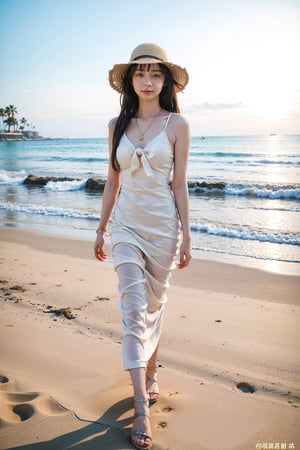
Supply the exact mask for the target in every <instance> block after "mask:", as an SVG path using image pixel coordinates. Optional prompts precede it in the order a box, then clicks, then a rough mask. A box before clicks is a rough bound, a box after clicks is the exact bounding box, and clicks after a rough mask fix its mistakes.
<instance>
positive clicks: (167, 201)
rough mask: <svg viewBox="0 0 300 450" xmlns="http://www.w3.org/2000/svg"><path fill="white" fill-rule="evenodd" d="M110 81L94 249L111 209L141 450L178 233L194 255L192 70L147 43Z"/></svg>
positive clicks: (145, 444) (187, 253) (184, 258)
mask: <svg viewBox="0 0 300 450" xmlns="http://www.w3.org/2000/svg"><path fill="white" fill-rule="evenodd" d="M109 81H110V84H111V86H112V87H113V89H115V90H116V91H117V92H119V93H120V94H121V95H122V102H121V112H120V115H119V117H117V118H114V119H112V120H111V121H110V123H109V147H110V165H109V172H108V178H107V182H106V185H105V189H104V193H103V200H102V211H101V217H100V222H99V227H98V228H97V230H96V233H97V238H96V241H95V244H94V251H95V256H96V258H97V259H98V260H99V261H104V260H105V259H106V257H107V254H106V252H105V251H104V239H105V234H106V231H107V225H108V223H109V220H110V217H111V215H112V213H113V215H112V221H111V227H110V236H111V243H112V254H113V260H114V265H115V270H116V272H117V275H118V280H119V290H120V294H121V300H120V304H121V310H122V314H123V318H122V323H123V347H122V352H123V360H124V368H125V370H129V372H130V375H131V379H132V384H133V390H134V408H135V419H134V423H133V429H132V432H131V441H132V443H133V445H134V446H135V447H136V448H138V449H149V448H150V447H151V445H152V438H151V428H150V418H149V403H150V404H151V403H154V402H156V401H157V400H158V396H159V389H158V385H157V350H158V343H159V338H160V335H161V329H162V319H163V310H164V304H165V303H166V301H167V297H166V290H167V287H168V281H169V278H170V272H171V270H172V269H173V268H174V266H175V256H176V254H177V252H178V247H179V239H180V237H181V243H180V250H179V254H180V256H179V258H180V259H179V264H178V268H179V269H183V268H184V267H187V266H188V264H189V261H190V259H191V234H190V225H189V202H188V190H187V181H186V171H187V159H188V152H189V128H188V124H187V122H186V121H185V119H184V118H183V117H182V116H181V115H180V114H179V107H178V103H177V92H179V91H182V90H183V89H184V88H185V86H186V85H187V83H188V74H187V72H186V70H185V69H184V68H181V67H180V66H178V65H175V64H172V63H170V62H168V59H167V55H166V53H165V51H164V50H163V49H162V48H160V47H159V46H157V45H155V44H141V45H139V46H138V47H137V48H135V49H134V50H133V52H132V54H131V58H130V62H129V63H127V64H116V65H115V66H114V67H113V68H112V70H111V71H110V72H109ZM171 171H173V179H172V189H171V188H170V183H169V181H170V175H171ZM120 188H122V189H121V192H120ZM119 193H120V194H119Z"/></svg>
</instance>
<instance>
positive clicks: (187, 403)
mask: <svg viewBox="0 0 300 450" xmlns="http://www.w3.org/2000/svg"><path fill="white" fill-rule="evenodd" d="M0 246H1V256H0V262H1V286H0V288H1V315H0V327H1V328H0V329H1V336H0V337H1V339H0V342H1V350H0V351H1V364H0V381H1V383H0V406H1V409H0V411H1V413H0V419H1V422H0V448H1V450H6V449H18V450H21V449H22V450H25V449H26V450H45V449H47V450H48V449H53V450H54V449H55V450H63V449H69V448H74V449H75V448H76V449H78V450H79V449H80V450H94V449H97V450H99V449H101V450H117V449H118V450H125V449H126V450H127V449H132V448H133V446H132V445H131V444H130V442H129V434H130V429H131V426H132V421H133V399H132V388H131V386H130V381H129V375H128V373H127V372H124V371H123V368H122V359H121V340H122V337H121V313H120V310H119V294H118V290H117V278H116V274H115V272H114V269H113V266H112V263H111V261H110V260H109V261H108V262H107V263H100V262H98V261H96V260H95V259H94V257H93V251H92V246H93V241H92V240H91V239H79V238H76V237H71V238H70V237H66V236H59V235H52V234H47V233H45V232H39V231H28V230H24V229H20V228H13V227H1V229H0ZM109 250H110V249H109V248H108V252H109ZM299 288H300V279H299V276H297V275H293V274H279V273H274V272H268V271H263V270H259V269H256V268H251V267H245V266H241V265H236V264H235V265H234V264H229V263H224V262H219V261H208V260H205V259H200V258H196V259H193V261H192V263H191V266H190V267H189V268H188V269H185V270H183V271H179V270H175V271H174V272H173V274H172V278H171V286H170V289H169V291H168V303H167V306H166V310H165V322H164V331H163V336H162V340H161V346H160V353H159V365H160V368H159V382H160V383H159V384H160V390H161V395H160V398H159V401H158V402H157V403H156V404H155V405H153V406H151V409H150V411H151V424H152V430H153V449H154V450H227V449H228V450H248V449H249V450H250V449H256V448H287V449H288V448H296V449H297V448H300V432H299V430H300V414H299V411H300V410H299V405H300V383H299V337H300V336H299V335H300V332H299V312H300V308H299V301H300V298H299V292H300V290H299ZM284 445H286V447H284Z"/></svg>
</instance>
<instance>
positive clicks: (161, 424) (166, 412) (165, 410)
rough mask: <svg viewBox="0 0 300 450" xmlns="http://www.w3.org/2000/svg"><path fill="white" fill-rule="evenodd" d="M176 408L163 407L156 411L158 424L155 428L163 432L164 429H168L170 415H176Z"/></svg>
mask: <svg viewBox="0 0 300 450" xmlns="http://www.w3.org/2000/svg"><path fill="white" fill-rule="evenodd" d="M174 411H175V410H174V408H173V407H172V406H168V405H165V406H162V407H161V408H156V410H155V414H156V415H157V418H156V419H158V420H157V423H156V425H155V427H156V428H157V429H158V430H163V429H164V428H167V426H168V421H167V420H166V419H167V418H168V417H169V416H170V414H173V413H174ZM159 416H164V417H159Z"/></svg>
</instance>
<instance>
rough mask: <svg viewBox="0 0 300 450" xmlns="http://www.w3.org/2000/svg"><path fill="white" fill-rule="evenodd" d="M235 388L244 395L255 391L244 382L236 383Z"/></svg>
mask: <svg viewBox="0 0 300 450" xmlns="http://www.w3.org/2000/svg"><path fill="white" fill-rule="evenodd" d="M236 387H237V388H238V389H239V390H240V391H242V392H244V394H253V393H254V392H255V391H256V389H255V387H254V386H252V385H251V384H249V383H246V382H245V381H242V382H241V383H237V385H236Z"/></svg>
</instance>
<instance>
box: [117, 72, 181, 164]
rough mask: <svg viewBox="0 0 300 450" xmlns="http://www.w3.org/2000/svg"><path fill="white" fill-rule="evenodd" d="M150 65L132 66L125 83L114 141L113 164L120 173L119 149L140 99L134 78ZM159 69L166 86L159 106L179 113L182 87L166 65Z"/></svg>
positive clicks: (160, 95)
mask: <svg viewBox="0 0 300 450" xmlns="http://www.w3.org/2000/svg"><path fill="white" fill-rule="evenodd" d="M149 68H150V64H139V65H137V64H132V65H131V66H129V69H128V70H127V72H126V74H125V76H124V81H123V92H124V93H123V95H122V96H121V111H120V114H119V117H118V119H117V122H116V126H115V129H114V134H113V140H112V153H111V164H112V167H113V169H114V170H116V171H120V166H119V163H118V160H117V148H118V145H119V142H120V140H121V137H122V136H123V134H124V133H125V131H126V129H127V127H128V125H129V122H130V120H131V119H132V117H134V116H135V115H136V113H137V110H138V107H139V98H138V96H137V94H136V93H135V92H134V89H133V86H132V76H133V73H134V72H135V71H136V70H149ZM159 68H160V70H161V71H162V73H163V74H164V76H165V82H164V86H163V88H162V90H161V93H160V94H159V105H160V107H161V108H162V109H165V110H166V111H170V112H174V113H179V112H180V109H179V106H178V101H177V94H176V87H180V85H179V84H178V83H177V82H176V81H175V80H174V78H173V76H172V74H171V72H170V70H169V69H168V67H166V66H165V65H164V64H159Z"/></svg>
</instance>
